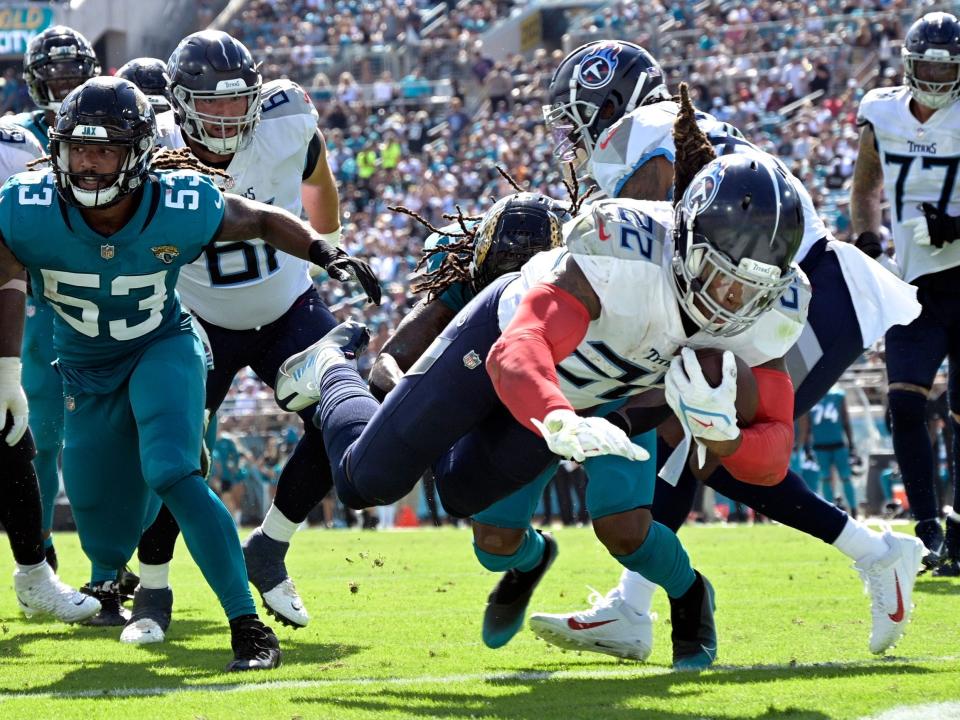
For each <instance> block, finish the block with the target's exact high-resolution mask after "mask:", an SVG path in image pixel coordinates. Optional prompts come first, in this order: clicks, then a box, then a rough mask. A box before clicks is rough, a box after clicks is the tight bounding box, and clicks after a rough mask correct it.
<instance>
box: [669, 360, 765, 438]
mask: <svg viewBox="0 0 960 720" xmlns="http://www.w3.org/2000/svg"><path fill="white" fill-rule="evenodd" d="M697 360H699V361H700V369H701V370H703V376H704V377H705V378H706V379H707V382H709V383H710V385H712V386H713V387H717V386H718V385H719V384H720V375H721V372H722V370H723V350H720V349H717V348H701V349H700V350H697ZM736 360H737V402H736V405H737V423H738V424H739V425H740V427H747V426H749V425H750V423H751V422H753V418H754V416H755V415H756V414H757V406H758V405H759V403H760V394H759V392H758V390H757V381H756V378H754V376H753V373H752V372H751V371H750V366H749V365H747V364H746V363H745V362H744V361H743V360H741V359H740V358H739V357H738V358H736ZM657 432H658V433H659V434H660V437H662V438H663V439H664V440H665V441H666V442H667V443H668V444H669V445H672V446H676V445H677V444H678V443H679V442H680V440H682V439H683V428H682V427H681V426H680V421H679V420H678V419H677V417H676V415H670V417H668V418H667V419H666V420H665V421H664V422H663V423H662V424H661V425H660V426H659V427H658V428H657Z"/></svg>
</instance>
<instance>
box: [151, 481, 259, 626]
mask: <svg viewBox="0 0 960 720" xmlns="http://www.w3.org/2000/svg"><path fill="white" fill-rule="evenodd" d="M160 498H161V499H162V500H163V502H165V503H166V505H167V507H168V508H170V512H171V513H173V516H174V517H175V518H176V520H177V524H179V525H180V531H181V532H182V533H183V539H184V541H185V542H186V544H187V549H188V550H189V551H190V554H191V555H192V556H193V560H194V562H196V563H197V566H198V567H199V568H200V572H202V573H203V577H204V578H205V579H206V581H207V584H208V585H210V587H211V589H212V590H213V591H214V592H215V593H216V595H217V599H218V600H220V604H221V605H222V606H223V610H224V612H225V613H226V614H227V618H228V619H230V620H233V619H234V618H237V617H240V616H241V615H255V614H256V613H257V609H256V606H255V605H254V603H253V596H252V595H251V594H250V588H249V586H248V584H247V568H246V565H245V564H244V561H243V551H242V550H241V549H240V538H239V536H238V535H237V528H236V526H235V525H234V524H233V518H231V517H230V512H229V511H228V510H227V508H226V507H224V505H223V503H222V502H221V501H220V498H218V497H217V496H216V495H214V493H213V491H211V490H210V488H208V487H207V485H206V483H204V482H203V479H202V478H201V477H200V475H199V474H193V475H188V476H187V477H185V478H183V479H182V480H179V481H178V482H175V483H174V484H173V485H171V486H170V487H168V488H166V489H165V490H164V491H163V492H162V493H160Z"/></svg>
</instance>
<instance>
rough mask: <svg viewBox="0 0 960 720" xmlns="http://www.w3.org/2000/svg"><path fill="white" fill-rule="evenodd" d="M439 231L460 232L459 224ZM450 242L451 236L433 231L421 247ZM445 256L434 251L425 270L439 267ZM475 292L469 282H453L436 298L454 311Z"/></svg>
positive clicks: (461, 307) (462, 306)
mask: <svg viewBox="0 0 960 720" xmlns="http://www.w3.org/2000/svg"><path fill="white" fill-rule="evenodd" d="M473 224H476V223H473ZM440 231H441V232H443V233H448V232H460V226H459V225H457V224H452V225H447V226H446V227H442V228H440ZM451 242H453V238H451V237H450V236H449V235H441V234H440V233H433V234H432V235H430V237H428V238H427V239H426V240H425V241H424V243H423V249H424V250H433V249H434V248H438V247H443V246H444V245H449V244H450V243H451ZM446 256H447V254H446V253H436V254H434V255H432V256H431V257H430V259H429V260H427V272H433V271H434V270H436V269H437V268H439V267H440V264H441V263H442V262H443V259H444V258H445V257H446ZM475 294H476V293H475V292H474V291H473V288H472V287H471V286H470V283H466V282H455V283H453V284H452V285H450V287H448V288H447V289H446V290H444V291H443V292H442V293H440V295H438V296H437V300H439V301H440V302H442V303H443V304H444V305H446V306H447V307H448V308H450V309H451V310H453V311H454V312H460V311H461V310H462V309H463V308H464V306H465V305H466V304H467V303H468V302H470V301H471V300H473V296H474V295H475Z"/></svg>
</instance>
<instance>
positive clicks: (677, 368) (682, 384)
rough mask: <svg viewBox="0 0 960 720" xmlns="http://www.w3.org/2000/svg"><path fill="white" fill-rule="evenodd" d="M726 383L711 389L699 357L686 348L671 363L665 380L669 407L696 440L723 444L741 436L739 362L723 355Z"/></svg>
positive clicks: (725, 353)
mask: <svg viewBox="0 0 960 720" xmlns="http://www.w3.org/2000/svg"><path fill="white" fill-rule="evenodd" d="M722 376H723V380H722V381H721V382H720V385H719V386H718V387H711V386H710V383H708V382H707V379H706V378H705V377H704V376H703V370H701V369H700V362H699V361H698V360H697V354H696V353H695V352H694V351H693V350H691V349H690V348H683V349H682V350H681V351H680V357H675V358H673V360H672V361H671V362H670V369H669V370H667V376H666V380H665V393H664V394H665V395H666V398H667V405H669V406H670V408H671V409H672V410H673V412H674V413H675V414H676V416H677V417H678V418H679V419H680V422H681V423H683V425H684V426H685V427H686V428H687V429H688V430H689V431H690V434H691V435H693V437H694V438H696V439H699V440H710V441H716V442H722V441H724V440H735V439H736V438H737V437H738V436H739V435H740V428H739V427H737V406H736V401H737V361H736V358H734V356H733V353H731V352H730V351H725V352H724V353H723V372H722Z"/></svg>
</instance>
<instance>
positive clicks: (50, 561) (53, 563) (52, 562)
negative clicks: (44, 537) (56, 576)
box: [43, 545, 60, 572]
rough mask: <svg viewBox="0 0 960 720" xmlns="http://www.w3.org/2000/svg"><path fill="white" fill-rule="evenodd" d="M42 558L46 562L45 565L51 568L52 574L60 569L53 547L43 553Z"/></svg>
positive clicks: (55, 550)
mask: <svg viewBox="0 0 960 720" xmlns="http://www.w3.org/2000/svg"><path fill="white" fill-rule="evenodd" d="M43 557H44V559H45V560H46V561H47V565H49V566H50V567H52V568H53V571H54V572H56V571H57V570H58V569H59V568H60V561H59V560H58V559H57V549H56V548H55V547H54V546H53V545H51V546H50V547H48V548H47V549H46V550H44V551H43Z"/></svg>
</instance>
